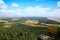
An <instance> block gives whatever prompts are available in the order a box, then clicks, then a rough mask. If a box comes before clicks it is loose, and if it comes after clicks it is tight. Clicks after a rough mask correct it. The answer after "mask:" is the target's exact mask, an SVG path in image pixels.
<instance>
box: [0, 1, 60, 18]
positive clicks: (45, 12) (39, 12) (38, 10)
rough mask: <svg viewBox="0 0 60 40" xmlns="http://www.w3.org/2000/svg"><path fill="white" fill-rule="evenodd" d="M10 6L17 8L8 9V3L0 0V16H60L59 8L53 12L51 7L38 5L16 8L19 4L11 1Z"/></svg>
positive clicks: (59, 4)
mask: <svg viewBox="0 0 60 40" xmlns="http://www.w3.org/2000/svg"><path fill="white" fill-rule="evenodd" d="M11 7H12V8H14V7H16V8H17V9H15V10H14V9H9V8H8V5H7V4H5V2H4V1H3V0H0V16H1V17H9V16H10V17H18V16H39V17H40V16H60V9H56V10H54V11H53V12H49V11H50V10H52V9H51V8H43V7H40V6H39V5H38V6H35V7H26V8H24V9H23V10H22V9H18V7H19V4H17V3H11ZM57 7H60V1H59V2H57Z"/></svg>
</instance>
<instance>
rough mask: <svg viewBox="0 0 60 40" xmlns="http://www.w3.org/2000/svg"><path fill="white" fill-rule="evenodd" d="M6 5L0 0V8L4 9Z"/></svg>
mask: <svg viewBox="0 0 60 40" xmlns="http://www.w3.org/2000/svg"><path fill="white" fill-rule="evenodd" d="M6 8H7V5H6V4H5V2H4V1H3V0H0V9H6Z"/></svg>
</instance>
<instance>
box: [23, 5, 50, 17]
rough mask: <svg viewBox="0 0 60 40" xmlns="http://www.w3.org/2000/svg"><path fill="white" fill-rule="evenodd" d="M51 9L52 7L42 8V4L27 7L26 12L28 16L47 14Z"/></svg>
mask: <svg viewBox="0 0 60 40" xmlns="http://www.w3.org/2000/svg"><path fill="white" fill-rule="evenodd" d="M49 10H50V8H41V7H40V6H35V7H27V8H25V10H24V13H26V14H27V16H46V13H47V11H49ZM26 14H25V15H26Z"/></svg>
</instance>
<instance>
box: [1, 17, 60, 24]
mask: <svg viewBox="0 0 60 40" xmlns="http://www.w3.org/2000/svg"><path fill="white" fill-rule="evenodd" d="M11 18H12V17H9V18H8V17H7V18H2V19H11ZM13 18H18V19H21V20H27V19H30V20H38V21H39V22H43V23H48V24H60V19H59V18H57V17H13ZM0 19H1V18H0Z"/></svg>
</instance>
